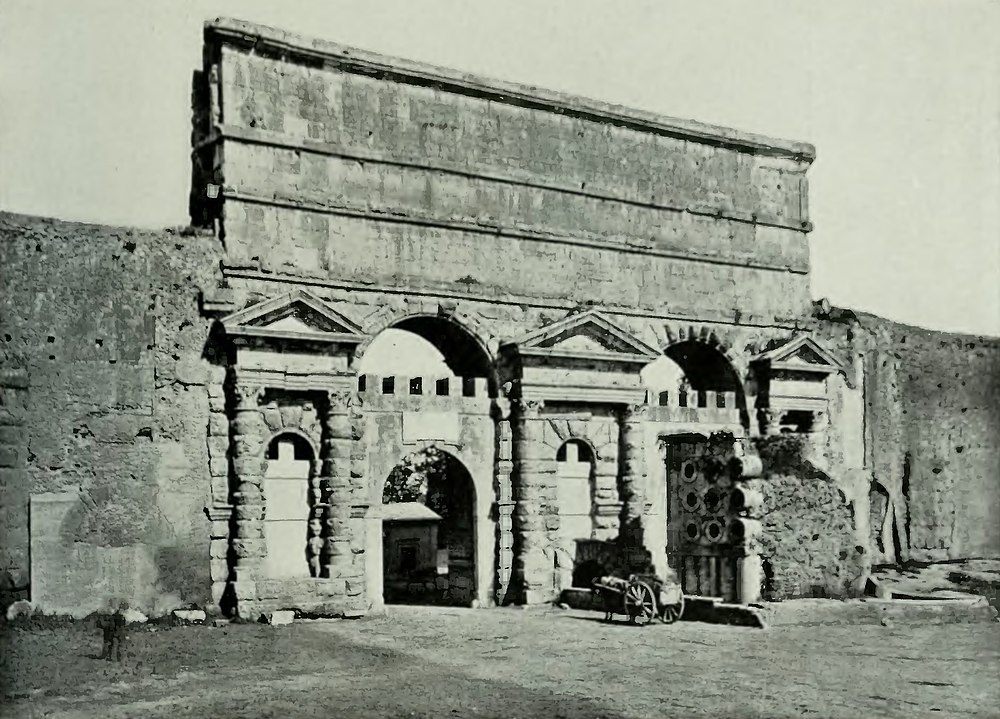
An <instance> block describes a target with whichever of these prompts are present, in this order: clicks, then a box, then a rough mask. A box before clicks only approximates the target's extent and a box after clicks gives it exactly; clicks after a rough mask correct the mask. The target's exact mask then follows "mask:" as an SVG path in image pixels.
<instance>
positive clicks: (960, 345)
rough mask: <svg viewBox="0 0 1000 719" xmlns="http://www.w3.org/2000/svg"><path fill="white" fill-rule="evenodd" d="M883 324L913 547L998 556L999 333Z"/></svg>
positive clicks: (943, 554) (937, 553)
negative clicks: (984, 334)
mask: <svg viewBox="0 0 1000 719" xmlns="http://www.w3.org/2000/svg"><path fill="white" fill-rule="evenodd" d="M886 324H887V325H888V331H889V333H890V335H891V337H892V347H891V350H889V351H886V352H883V353H882V356H881V357H882V360H883V361H885V362H887V363H889V364H892V365H894V366H895V381H896V384H897V387H898V395H897V396H898V399H897V402H896V403H894V404H892V405H889V406H887V407H886V408H885V410H884V411H885V412H886V413H888V414H891V416H892V418H893V420H894V421H896V422H898V423H899V435H900V440H901V446H900V447H899V449H898V450H897V451H901V452H902V455H903V456H902V457H901V458H899V459H901V461H902V466H900V468H899V472H900V474H901V476H902V482H903V489H904V493H905V494H907V495H908V507H909V516H908V521H909V549H910V554H911V556H912V557H913V558H914V559H919V560H938V559H951V558H958V557H981V556H1000V340H997V339H989V338H983V337H973V336H962V335H955V334H949V333H945V332H931V331H928V330H922V329H918V328H915V327H908V326H906V325H900V324H895V323H886ZM887 349H888V348H887ZM876 447H878V440H876ZM886 449H887V450H888V448H886ZM888 451H891V450H888ZM897 456H898V455H897ZM907 456H908V458H909V459H908V461H907Z"/></svg>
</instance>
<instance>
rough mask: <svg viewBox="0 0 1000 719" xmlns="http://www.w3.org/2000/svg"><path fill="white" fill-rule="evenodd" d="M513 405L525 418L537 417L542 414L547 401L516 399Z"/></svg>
mask: <svg viewBox="0 0 1000 719" xmlns="http://www.w3.org/2000/svg"><path fill="white" fill-rule="evenodd" d="M511 405H512V406H513V407H514V408H515V409H517V411H518V414H520V415H521V416H522V417H524V418H525V419H537V418H538V417H539V416H540V415H541V411H542V408H543V407H544V406H545V402H543V401H542V400H540V399H515V400H513V401H512V402H511Z"/></svg>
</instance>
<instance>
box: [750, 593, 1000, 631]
mask: <svg viewBox="0 0 1000 719" xmlns="http://www.w3.org/2000/svg"><path fill="white" fill-rule="evenodd" d="M755 606H757V607H759V608H760V609H761V613H762V616H763V617H764V619H765V621H766V622H767V624H768V625H769V626H772V627H777V626H791V625H820V624H849V625H858V624H861V625H865V624H882V623H886V622H888V623H892V624H901V625H917V624H969V623H980V622H993V621H996V616H997V612H996V610H995V609H994V608H993V607H991V606H990V605H989V603H988V602H987V601H986V600H985V599H984V598H983V597H979V596H972V595H966V596H965V597H955V598H949V599H878V598H863V599H850V600H846V601H837V600H830V599H792V600H788V601H785V602H767V603H761V604H759V605H755Z"/></svg>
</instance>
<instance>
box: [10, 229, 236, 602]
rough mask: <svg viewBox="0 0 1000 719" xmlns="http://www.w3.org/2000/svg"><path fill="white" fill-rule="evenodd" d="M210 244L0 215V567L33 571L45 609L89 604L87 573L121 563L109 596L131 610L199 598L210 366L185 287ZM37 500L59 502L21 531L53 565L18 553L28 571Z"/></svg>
mask: <svg viewBox="0 0 1000 719" xmlns="http://www.w3.org/2000/svg"><path fill="white" fill-rule="evenodd" d="M218 251H219V243H218V241H217V240H216V239H215V238H213V237H211V236H206V235H187V236H182V235H181V234H180V233H178V232H148V231H140V230H131V229H123V228H112V227H102V226H96V225H86V224H78V223H68V222H58V221H53V220H44V219H39V218H34V217H26V216H22V215H13V214H7V213H0V266H2V267H3V286H4V291H3V293H2V296H0V377H2V379H3V381H2V383H0V391H2V392H3V400H4V401H3V408H2V411H0V425H2V431H0V462H2V463H3V464H4V465H9V466H4V467H0V483H2V486H0V497H3V501H2V507H3V510H4V516H3V522H2V526H3V552H4V561H5V563H6V566H5V567H4V569H5V571H6V572H7V574H8V575H9V576H10V577H11V578H12V579H14V583H21V582H26V580H27V578H28V576H29V574H30V575H31V576H40V575H44V576H46V578H47V582H46V586H47V587H48V588H49V589H48V590H45V593H44V596H43V595H39V593H38V592H37V591H33V592H32V600H33V601H37V602H39V603H40V604H42V606H43V608H44V609H46V610H49V611H58V612H66V613H79V612H81V611H84V612H85V611H90V610H92V609H94V608H96V607H95V606H90V604H91V603H92V602H98V603H99V602H102V601H104V600H106V599H107V598H108V597H104V596H101V592H102V590H101V589H100V582H99V581H98V580H99V578H100V577H102V576H110V575H112V574H115V573H116V572H120V571H123V567H125V566H127V567H129V570H128V572H129V573H130V574H131V575H132V576H133V577H136V578H139V577H141V578H143V579H142V581H141V582H138V583H137V582H131V581H125V582H124V583H123V584H121V585H119V586H118V587H117V588H116V589H115V591H117V592H120V593H123V594H125V595H127V596H123V597H121V598H123V599H127V600H129V601H130V602H131V603H133V606H137V607H138V608H139V609H141V610H143V611H145V612H147V613H148V612H150V611H154V610H157V609H159V610H161V611H169V609H171V608H173V607H172V606H171V605H172V604H173V605H175V606H180V605H182V604H184V603H187V602H198V603H208V602H210V600H211V596H210V593H209V590H210V584H209V575H208V571H209V563H208V559H209V552H208V545H207V543H206V537H205V531H204V529H205V527H204V515H203V508H204V507H205V506H206V504H208V503H209V497H208V493H209V487H210V483H209V481H208V469H209V464H208V446H207V444H206V434H207V432H206V428H207V425H208V423H209V403H210V397H209V387H210V386H211V385H212V384H213V383H214V382H221V377H222V374H220V372H222V371H224V370H223V368H221V367H219V366H218V365H216V364H215V363H214V358H213V357H211V356H210V354H209V355H208V356H206V353H205V348H206V341H207V339H208V330H209V323H208V321H207V320H206V319H205V318H203V317H201V316H200V315H199V309H198V295H199V289H200V288H201V287H204V286H208V285H213V284H217V283H218V278H217V277H216V273H217V271H218V270H217V268H218V261H219V252H218ZM52 493H57V494H58V495H59V496H67V497H68V498H69V499H68V501H69V505H70V506H69V508H68V509H67V511H66V512H65V513H63V514H59V513H57V514H58V515H59V516H61V517H62V519H61V520H60V523H59V524H58V526H52V527H32V536H33V537H34V536H36V535H37V536H38V537H54V538H55V539H56V540H58V541H59V542H61V546H62V550H61V554H62V555H63V561H59V562H56V563H54V564H52V565H47V566H41V565H40V564H39V562H42V561H43V560H44V558H45V557H46V556H53V555H51V554H48V553H45V552H39V553H38V554H37V555H36V554H34V553H31V562H32V564H33V565H34V566H30V567H29V564H28V562H29V536H28V521H29V520H28V516H29V505H31V504H32V501H33V498H35V497H42V496H43V495H46V496H47V495H51V494H52ZM50 515H51V516H55V515H52V513H51V512H49V513H46V512H43V513H41V514H40V515H39V516H40V517H41V516H50ZM71 550H72V552H74V553H75V561H69V557H70V555H69V554H67V553H69V552H71ZM122 552H126V553H127V554H128V557H125V555H124V554H122ZM57 555H58V553H57ZM122 562H125V565H122ZM87 586H95V587H96V590H95V591H94V592H92V593H91V594H92V595H93V596H92V597H88V596H85V593H81V592H80V591H79V588H80V587H87ZM109 591H111V590H109Z"/></svg>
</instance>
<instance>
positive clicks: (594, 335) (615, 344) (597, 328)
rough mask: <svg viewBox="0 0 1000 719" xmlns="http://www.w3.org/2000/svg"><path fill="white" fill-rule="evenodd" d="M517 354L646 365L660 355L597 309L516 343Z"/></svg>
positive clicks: (566, 319)
mask: <svg viewBox="0 0 1000 719" xmlns="http://www.w3.org/2000/svg"><path fill="white" fill-rule="evenodd" d="M507 344H508V345H510V346H515V347H516V349H517V351H518V353H520V354H522V355H527V354H548V355H556V356H563V357H601V356H604V357H606V358H608V359H616V360H620V361H621V360H624V361H639V362H642V363H647V362H649V361H651V360H654V359H656V358H657V357H659V356H660V352H658V351H657V350H656V349H655V348H653V347H650V346H649V345H647V344H646V343H645V342H643V341H642V340H640V339H639V338H638V337H635V336H634V335H632V334H631V333H630V332H628V331H627V330H625V329H623V328H621V327H619V326H618V325H616V324H615V323H614V322H612V321H611V320H610V319H608V318H607V317H605V316H604V315H603V314H601V313H600V312H598V311H597V310H589V311H587V312H582V313H579V314H574V315H570V316H568V317H565V318H563V319H561V320H559V321H558V322H553V323H552V324H550V325H547V326H545V327H542V328H541V329H538V330H535V331H534V332H532V333H530V334H528V335H525V336H524V337H522V338H521V339H519V340H517V341H516V342H510V343H507Z"/></svg>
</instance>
